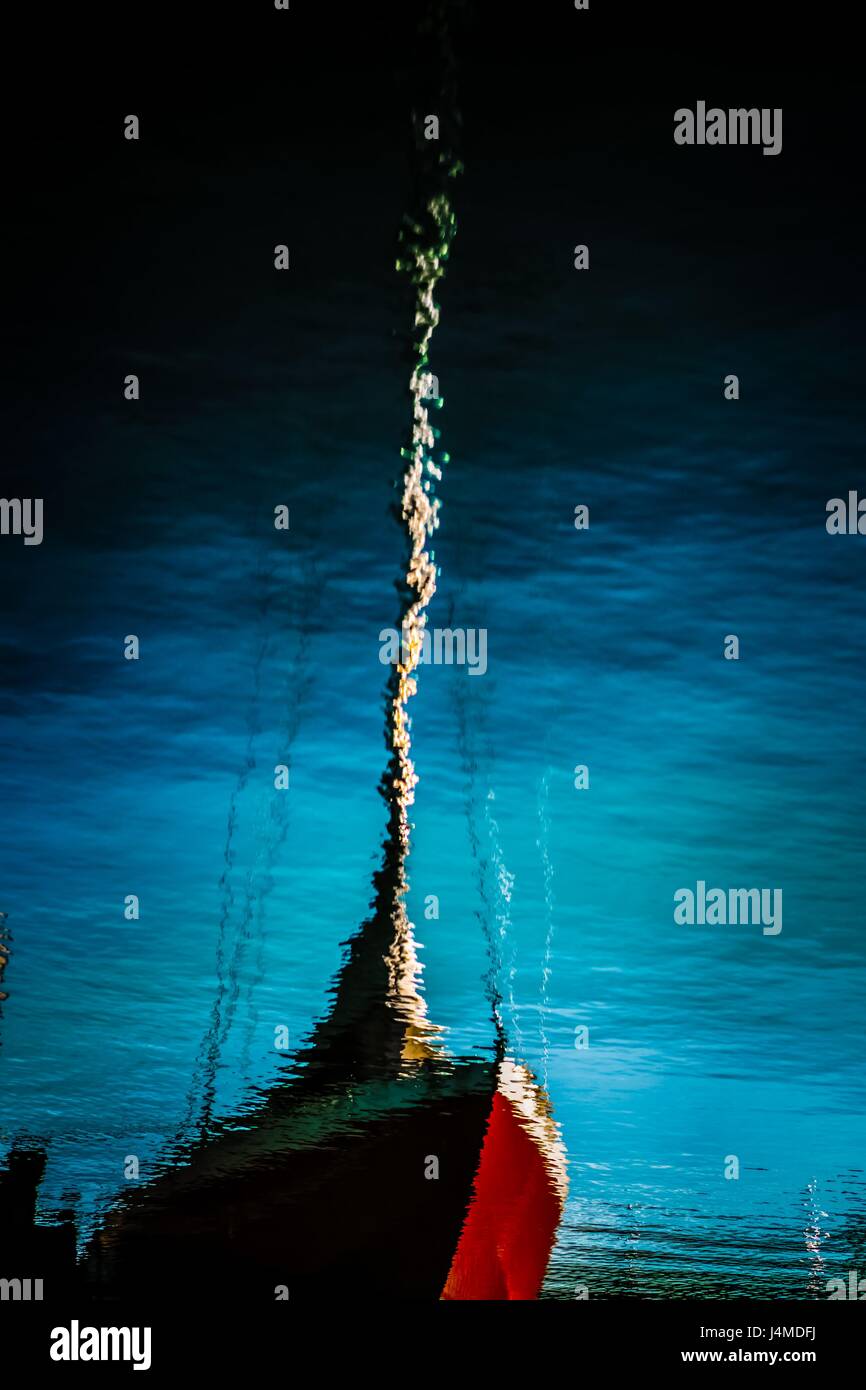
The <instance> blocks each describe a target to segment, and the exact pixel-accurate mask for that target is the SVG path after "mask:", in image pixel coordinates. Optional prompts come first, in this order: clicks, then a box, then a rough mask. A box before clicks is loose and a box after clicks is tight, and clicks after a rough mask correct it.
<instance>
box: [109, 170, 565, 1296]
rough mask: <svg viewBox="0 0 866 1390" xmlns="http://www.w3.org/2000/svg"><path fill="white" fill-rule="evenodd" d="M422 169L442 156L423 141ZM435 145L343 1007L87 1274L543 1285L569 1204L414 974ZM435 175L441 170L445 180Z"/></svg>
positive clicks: (441, 1290)
mask: <svg viewBox="0 0 866 1390" xmlns="http://www.w3.org/2000/svg"><path fill="white" fill-rule="evenodd" d="M426 158H427V160H428V163H429V159H430V156H429V155H428V156H426ZM457 167H458V166H457V165H456V164H454V165H453V166H451V165H449V164H448V161H447V160H445V159H444V156H439V158H438V161H437V162H436V164H435V167H434V166H431V167H430V168H428V169H427V170H426V184H425V186H426V187H427V190H428V191H427V193H426V194H425V196H424V197H423V198H422V200H421V203H420V205H419V208H418V211H417V215H413V216H412V217H411V218H407V220H406V224H405V227H404V231H403V234H402V236H401V258H400V260H399V261H398V265H399V266H400V268H402V269H405V270H407V271H408V272H409V274H410V277H411V282H412V285H413V286H414V291H415V315H414V336H415V339H416V341H415V342H414V368H413V370H412V374H411V378H410V393H411V398H412V432H411V439H410V441H409V445H408V447H407V448H405V449H404V450H403V456H404V458H405V459H406V461H407V462H406V469H405V473H404V478H403V494H402V503H401V507H400V509H399V515H400V519H401V520H402V523H403V526H404V534H405V538H406V547H407V553H406V559H405V565H404V569H403V574H404V579H403V580H402V581H401V583H400V584H399V585H398V591H399V593H400V596H401V623H400V628H401V632H402V634H403V640H402V644H401V653H400V657H399V659H398V660H397V662H396V664H395V666H394V668H393V669H392V672H391V677H390V681H389V685H388V691H387V698H386V721H385V738H386V746H387V747H388V749H389V757H388V764H387V770H386V773H385V775H384V777H383V778H382V782H381V786H380V791H381V793H382V795H383V798H384V800H385V803H386V805H387V807H388V822H387V831H386V836H385V842H384V850H383V859H382V863H381V867H380V869H379V870H378V872H377V874H376V875H375V877H374V884H373V887H374V895H373V903H372V912H371V915H370V917H369V918H368V920H367V921H366V922H365V923H364V924H363V926H362V927H361V928H360V930H359V931H358V932H357V933H356V935H355V936H354V937H353V939H352V940H351V941H350V942H349V943H348V953H347V958H346V961H345V963H344V965H343V967H342V969H341V970H340V972H339V974H338V976H337V980H336V982H335V985H334V988H333V990H332V994H333V1000H332V1006H331V1009H330V1012H329V1013H328V1015H327V1016H326V1017H325V1018H324V1019H323V1020H322V1021H321V1022H320V1023H319V1024H318V1026H317V1027H316V1028H315V1030H314V1032H313V1035H312V1037H311V1039H310V1041H309V1043H308V1045H307V1046H306V1047H305V1048H304V1050H303V1051H302V1052H301V1054H300V1055H299V1056H298V1057H296V1059H295V1062H294V1066H293V1069H292V1075H291V1076H290V1077H289V1078H288V1079H286V1080H284V1081H281V1082H279V1083H278V1084H277V1085H275V1086H274V1087H272V1088H271V1089H270V1090H269V1091H268V1092H267V1093H266V1094H265V1095H263V1096H262V1098H261V1100H260V1103H259V1104H258V1106H257V1107H256V1108H254V1109H253V1110H252V1112H248V1113H246V1114H245V1115H244V1116H243V1117H242V1118H240V1119H236V1120H234V1121H231V1122H229V1121H223V1122H222V1123H221V1124H220V1125H219V1126H218V1127H216V1129H211V1131H210V1132H209V1133H206V1134H203V1135H201V1136H200V1137H199V1138H198V1139H197V1140H196V1141H195V1142H194V1143H192V1144H190V1145H185V1146H182V1147H181V1149H180V1150H179V1151H178V1152H177V1153H176V1154H175V1155H174V1161H173V1164H172V1166H171V1167H170V1168H169V1170H168V1171H167V1172H165V1173H164V1174H163V1175H162V1176H160V1177H158V1178H157V1179H155V1180H154V1181H152V1182H150V1183H148V1184H146V1185H145V1186H143V1187H142V1188H140V1189H137V1190H136V1191H135V1192H134V1193H132V1194H131V1195H130V1196H128V1197H127V1198H125V1199H124V1200H123V1201H122V1202H121V1204H120V1205H119V1206H118V1207H117V1208H116V1209H115V1210H114V1211H113V1212H112V1213H111V1214H110V1216H109V1218H108V1219H107V1220H106V1222H105V1223H104V1225H103V1227H102V1229H101V1230H99V1231H98V1233H97V1234H96V1235H95V1237H94V1238H93V1240H92V1241H91V1243H90V1246H89V1248H88V1251H87V1254H86V1259H85V1272H86V1277H87V1279H88V1281H89V1282H90V1284H91V1286H92V1287H93V1288H94V1289H95V1290H96V1291H98V1290H99V1289H110V1290H111V1291H113V1292H115V1293H118V1292H121V1291H124V1290H127V1289H129V1288H131V1287H135V1286H138V1285H144V1286H146V1287H147V1289H148V1290H149V1291H150V1292H152V1291H153V1290H154V1289H160V1290H162V1291H165V1290H167V1289H171V1288H172V1287H178V1286H181V1287H182V1288H183V1289H184V1290H185V1291H187V1292H188V1290H189V1288H190V1285H191V1284H198V1285H202V1286H203V1287H205V1288H208V1289H212V1288H213V1287H214V1285H215V1283H216V1282H218V1283H219V1286H220V1287H221V1288H223V1289H226V1288H228V1289H230V1290H232V1291H233V1292H234V1293H235V1294H236V1295H237V1296H243V1295H244V1294H247V1295H249V1296H251V1297H254V1298H257V1299H260V1298H262V1297H271V1298H273V1297H274V1289H286V1290H288V1292H289V1296H290V1297H294V1298H297V1297H300V1298H306V1297H316V1296H320V1295H322V1294H328V1295H331V1296H333V1295H340V1296H342V1297H346V1296H349V1297H352V1298H370V1297H373V1298H389V1299H394V1298H418V1299H438V1298H444V1299H449V1300H453V1299H473V1298H533V1297H535V1296H536V1295H537V1293H538V1291H539V1289H540V1286H541V1282H542V1279H543V1277H544V1271H545V1268H546V1264H547V1260H548V1257H549V1254H550V1250H551V1248H552V1244H553V1239H554V1236H555V1232H556V1227H557V1224H558V1222H559V1218H560V1215H561V1212H562V1206H563V1202H564V1197H565V1181H566V1180H565V1155H564V1151H563V1149H562V1146H561V1144H560V1142H559V1139H558V1135H557V1131H556V1129H555V1126H554V1124H553V1121H552V1118H551V1114H550V1106H549V1102H548V1099H547V1096H546V1095H545V1093H544V1091H543V1090H542V1088H541V1087H540V1086H539V1085H538V1083H537V1082H536V1081H535V1079H534V1078H533V1077H532V1076H531V1075H530V1073H529V1072H528V1071H527V1070H526V1068H525V1067H522V1066H520V1065H518V1064H517V1063H516V1062H514V1061H512V1060H510V1059H509V1058H508V1057H507V1055H506V1045H505V1040H504V1030H503V1028H502V1024H501V1021H500V1020H499V1018H498V1012H497V1011H496V1010H495V1009H494V1018H493V1022H494V1025H495V1032H496V1039H497V1041H496V1043H495V1046H494V1048H493V1049H492V1056H491V1058H490V1059H489V1060H479V1059H478V1058H474V1059H471V1058H454V1057H450V1056H448V1054H447V1052H446V1050H445V1048H444V1046H443V1041H442V1034H441V1031H440V1030H439V1029H437V1028H436V1027H435V1026H434V1025H433V1024H432V1023H431V1022H430V1021H429V1019H428V1017H427V1011H426V1006H425V1002H424V1000H423V998H422V996H421V994H420V991H419V987H418V975H419V971H418V962H417V959H416V948H415V940H414V935H413V929H412V924H411V922H410V921H409V919H408V916H407V913H406V906H405V899H406V894H407V892H408V881H407V876H406V862H407V857H408V854H409V848H410V830H411V825H410V821H409V811H410V808H411V806H412V804H413V802H414V793H415V786H416V784H417V781H418V779H417V776H416V773H415V769H414V766H413V763H412V758H411V737H410V729H411V721H410V719H409V715H408V706H409V701H410V699H411V697H412V696H413V695H414V694H415V691H416V671H417V667H418V663H419V658H420V654H421V651H422V649H423V640H424V635H425V624H426V609H427V605H428V604H429V601H430V599H431V598H432V596H433V594H434V593H435V591H436V575H437V571H436V567H435V564H434V562H433V557H432V554H431V553H430V552H429V550H428V545H429V541H430V538H431V536H432V533H433V532H434V530H435V529H436V527H437V524H438V505H439V504H438V501H437V500H436V499H435V497H434V482H435V480H437V479H438V478H439V477H440V476H441V467H440V464H441V462H444V460H445V456H442V459H441V460H439V461H437V460H436V459H434V456H433V450H434V447H435V438H436V432H435V431H434V430H433V428H432V426H431V424H430V419H429V415H428V405H427V402H428V400H429V391H430V389H431V387H430V381H431V378H430V376H429V373H428V371H427V362H428V348H429V345H430V341H431V338H432V335H433V332H434V329H435V327H436V325H437V323H438V321H439V309H438V306H437V305H436V303H435V300H434V290H435V287H436V284H437V281H438V280H439V279H440V278H441V277H442V275H443V274H444V270H445V264H446V261H447V256H448V250H449V245H450V242H451V240H452V238H453V235H454V229H455V220H454V214H453V211H452V209H451V204H450V199H449V193H448V183H449V179H450V178H451V177H452V176H453V174H454V173H455V172H457ZM431 181H432V182H431Z"/></svg>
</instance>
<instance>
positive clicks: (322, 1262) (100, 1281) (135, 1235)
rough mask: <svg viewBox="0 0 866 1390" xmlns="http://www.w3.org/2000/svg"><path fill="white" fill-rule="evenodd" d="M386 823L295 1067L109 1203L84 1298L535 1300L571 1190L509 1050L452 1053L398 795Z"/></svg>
mask: <svg viewBox="0 0 866 1390" xmlns="http://www.w3.org/2000/svg"><path fill="white" fill-rule="evenodd" d="M390 829H391V833H390V834H389V837H388V840H387V843H386V848H385V854H384V861H383V864H382V867H381V869H380V870H379V872H378V874H377V875H376V881H375V887H376V899H375V904H374V910H373V912H372V914H371V916H370V918H369V919H368V920H367V921H366V922H365V923H364V925H363V926H362V927H361V929H360V930H359V932H358V933H357V934H356V936H355V937H354V938H353V940H352V941H351V942H350V943H349V950H348V956H347V960H346V962H345V964H344V966H343V968H342V969H341V971H340V972H339V975H338V977H337V980H336V983H335V987H334V990H333V1004H332V1007H331V1009H330V1012H329V1014H328V1015H327V1017H326V1018H325V1019H324V1020H323V1021H322V1022H321V1023H320V1024H319V1025H318V1027H317V1028H316V1029H315V1031H314V1033H313V1035H312V1037H311V1039H310V1042H309V1045H308V1046H307V1047H306V1048H305V1049H304V1050H303V1052H302V1053H301V1054H300V1055H299V1056H298V1057H297V1058H296V1059H295V1065H294V1067H293V1074H292V1076H291V1078H290V1079H288V1080H286V1081H285V1082H281V1083H279V1084H278V1085H276V1086H275V1087H273V1088H272V1089H271V1090H270V1091H269V1092H268V1093H267V1094H266V1095H265V1096H264V1097H263V1098H262V1100H261V1102H260V1104H259V1105H258V1106H257V1107H256V1108H255V1109H254V1110H252V1111H251V1112H248V1113H246V1114H245V1115H244V1116H243V1117H242V1119H240V1120H234V1121H232V1122H223V1123H222V1124H220V1125H219V1126H218V1127H217V1128H216V1131H215V1132H213V1133H212V1134H211V1135H209V1136H208V1137H203V1138H201V1139H199V1140H197V1141H195V1142H194V1143H193V1144H192V1145H189V1146H186V1147H185V1148H184V1149H183V1150H181V1151H179V1152H177V1153H175V1154H174V1155H173V1162H172V1167H171V1168H170V1169H169V1170H168V1171H166V1172H165V1173H163V1174H162V1175H161V1176H160V1177H158V1178H156V1179H155V1180H154V1181H152V1182H149V1183H147V1184H145V1185H144V1186H142V1187H141V1188H138V1189H136V1190H135V1191H134V1192H133V1193H131V1194H130V1195H129V1196H128V1197H126V1198H125V1199H124V1200H123V1201H122V1202H121V1203H120V1205H119V1206H117V1207H116V1208H115V1209H114V1210H113V1211H112V1212H111V1213H110V1214H109V1216H108V1218H107V1219H106V1221H105V1223H104V1224H103V1226H102V1228H101V1229H100V1230H99V1231H98V1232H97V1234H96V1235H95V1236H94V1238H93V1240H92V1241H91V1243H90V1245H89V1248H88V1250H87V1252H86V1256H85V1260H84V1266H83V1268H84V1273H85V1277H86V1280H87V1282H88V1285H89V1287H90V1291H91V1293H92V1294H94V1295H95V1296H97V1297H100V1296H103V1295H105V1294H109V1295H110V1296H119V1295H122V1294H125V1293H130V1292H145V1291H146V1292H147V1293H148V1294H150V1295H152V1294H153V1293H154V1292H155V1291H157V1292H160V1293H170V1292H171V1291H172V1290H174V1289H177V1290H180V1288H183V1290H184V1291H185V1292H187V1293H188V1291H189V1289H190V1288H191V1287H192V1286H197V1287H199V1288H203V1289H214V1288H215V1287H219V1288H220V1290H222V1291H223V1292H226V1291H231V1292H232V1293H233V1294H234V1295H235V1296H239V1297H244V1296H248V1297H250V1298H256V1299H260V1298H262V1297H263V1296H264V1297H270V1298H273V1297H274V1290H275V1289H277V1288H280V1287H282V1286H284V1287H285V1288H286V1289H287V1290H288V1291H289V1296H290V1297H291V1298H307V1297H318V1296H322V1295H324V1294H328V1295H331V1296H333V1295H336V1294H342V1295H343V1296H345V1295H346V1294H347V1293H349V1294H350V1296H352V1297H353V1298H376V1297H388V1298H392V1299H393V1298H395V1297H396V1298H416V1299H436V1298H439V1297H442V1298H445V1299H472V1298H533V1297H534V1296H535V1295H536V1294H537V1292H538V1290H539V1288H540V1285H541V1281H542V1279H543V1276H544V1271H545V1267H546V1263H547V1259H548V1256H549V1253H550V1249H551V1247H552V1243H553V1239H554V1236H555V1231H556V1227H557V1224H558V1221H559V1217H560V1214H561V1210H562V1204H563V1200H564V1195H565V1156H564V1151H563V1150H562V1147H561V1145H560V1143H559V1141H558V1136H557V1132H556V1129H555V1126H554V1124H553V1121H552V1119H551V1115H550V1109H549V1104H548V1101H547V1097H546V1095H545V1093H544V1092H543V1090H542V1089H541V1088H540V1087H539V1085H538V1084H537V1082H536V1081H535V1080H534V1079H533V1078H532V1077H531V1075H530V1074H529V1072H528V1071H527V1070H526V1069H525V1068H524V1067H522V1066H519V1065H517V1064H515V1063H514V1062H512V1061H510V1060H508V1058H507V1057H506V1056H505V1053H504V1047H503V1045H502V1043H501V1041H500V1042H499V1043H498V1044H497V1046H496V1049H495V1055H494V1056H493V1057H492V1059H491V1060H489V1061H485V1060H470V1059H456V1058H453V1057H449V1056H448V1055H447V1053H446V1051H445V1049H444V1047H443V1046H442V1041H441V1032H440V1030H438V1029H437V1028H436V1027H435V1026H434V1025H433V1024H431V1023H430V1021H429V1020H428V1018H427V1012H426V1006H425V1002H424V1000H423V998H422V996H421V994H420V993H419V989H418V965H417V960H416V950H415V941H414V935H413V931H412V926H411V923H410V922H409V920H408V918H407V915H406V911H405V907H404V899H403V893H404V891H405V879H404V872H403V866H404V860H405V853H404V844H403V841H402V837H401V835H400V829H401V819H400V809H399V807H396V806H395V804H394V803H392V824H391V827H390ZM241 1124H242V1125H243V1128H240V1127H239V1126H240V1125H241ZM431 1160H435V1164H434V1163H431ZM436 1171H438V1176H435V1177H431V1176H430V1175H431V1173H432V1172H436Z"/></svg>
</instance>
